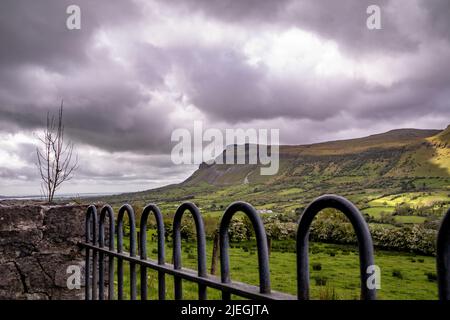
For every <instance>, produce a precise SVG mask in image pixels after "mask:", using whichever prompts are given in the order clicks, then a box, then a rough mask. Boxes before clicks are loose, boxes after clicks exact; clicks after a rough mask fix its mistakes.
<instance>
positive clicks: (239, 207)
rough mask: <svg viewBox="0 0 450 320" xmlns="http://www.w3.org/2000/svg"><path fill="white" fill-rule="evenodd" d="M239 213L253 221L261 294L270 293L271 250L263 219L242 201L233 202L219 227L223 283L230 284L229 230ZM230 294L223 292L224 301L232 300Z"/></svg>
mask: <svg viewBox="0 0 450 320" xmlns="http://www.w3.org/2000/svg"><path fill="white" fill-rule="evenodd" d="M237 212H242V213H244V214H245V215H246V216H247V217H248V218H249V219H250V221H251V223H252V225H253V229H254V230H255V236H256V246H257V249H258V272H259V290H260V292H261V293H270V271H269V250H268V246H267V236H266V231H265V229H264V225H263V223H262V221H261V217H260V216H259V214H258V213H257V212H256V210H255V208H253V207H252V206H251V205H250V204H248V203H246V202H242V201H238V202H233V203H232V204H230V205H229V206H228V208H227V209H226V210H225V212H224V214H223V216H222V220H221V221H220V227H219V247H220V275H221V280H222V282H223V283H230V282H231V279H230V257H229V254H228V247H229V245H230V244H229V242H230V240H229V236H228V229H229V226H230V222H231V219H232V218H233V216H234V214H235V213H237ZM230 298H231V296H230V294H229V293H228V292H222V299H223V300H230Z"/></svg>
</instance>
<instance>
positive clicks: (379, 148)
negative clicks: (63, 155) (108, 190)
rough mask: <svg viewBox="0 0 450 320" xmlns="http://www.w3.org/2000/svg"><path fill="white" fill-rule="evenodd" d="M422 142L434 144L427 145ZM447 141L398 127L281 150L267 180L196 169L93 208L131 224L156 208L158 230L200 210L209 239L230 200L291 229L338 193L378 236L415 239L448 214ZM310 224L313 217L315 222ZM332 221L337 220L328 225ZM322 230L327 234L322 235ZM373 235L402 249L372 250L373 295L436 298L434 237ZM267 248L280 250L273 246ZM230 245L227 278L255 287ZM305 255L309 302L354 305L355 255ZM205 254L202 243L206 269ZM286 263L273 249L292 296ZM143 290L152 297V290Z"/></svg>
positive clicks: (345, 249) (277, 275)
mask: <svg viewBox="0 0 450 320" xmlns="http://www.w3.org/2000/svg"><path fill="white" fill-rule="evenodd" d="M431 135H433V137H432V138H430V139H428V138H427V137H430V136H431ZM449 136H450V127H449V128H448V129H447V130H445V131H443V132H442V133H439V134H438V135H436V132H431V133H426V132H425V133H424V132H423V131H420V130H419V131H417V130H412V131H411V130H406V131H405V130H400V131H392V132H388V133H386V134H382V135H374V136H370V137H367V138H362V139H352V140H347V141H335V142H328V143H322V144H315V145H308V146H286V147H284V148H282V152H281V157H280V170H279V173H278V174H277V175H275V176H271V177H268V176H261V175H259V173H258V172H259V167H258V166H251V165H242V166H227V165H212V166H202V167H201V168H199V170H197V171H196V172H195V173H194V174H193V175H192V176H191V177H190V178H189V179H188V180H186V181H185V182H183V183H181V184H178V185H172V186H167V187H163V188H159V189H154V190H148V191H143V192H139V193H133V194H122V195H117V196H114V197H110V198H101V199H99V202H108V203H110V204H112V205H113V207H114V209H115V210H116V212H117V209H118V208H119V207H120V206H121V205H122V204H124V203H131V204H132V205H133V207H134V208H135V211H136V214H137V218H138V219H139V213H140V212H142V208H143V207H144V206H145V205H146V204H148V203H155V204H157V205H158V206H159V208H160V209H161V212H162V213H163V216H164V219H165V223H167V224H171V222H172V219H173V215H174V213H175V211H176V208H177V207H178V206H179V205H180V204H181V203H183V202H185V201H189V202H193V203H194V204H195V205H196V206H197V207H198V208H199V209H200V212H201V213H202V216H203V218H204V221H205V229H206V231H207V234H208V236H209V237H210V238H211V232H213V231H214V230H215V228H216V227H217V225H218V222H219V219H220V217H221V216H222V214H223V212H224V210H225V209H226V208H227V207H228V205H229V204H230V203H232V202H233V201H246V202H248V203H250V204H251V205H253V206H254V207H255V208H256V209H257V210H262V209H265V210H271V212H270V213H269V212H267V211H265V212H266V213H262V214H261V216H262V217H263V218H267V217H270V216H273V218H274V219H278V222H289V223H296V222H297V221H298V218H299V216H300V215H301V213H302V212H303V211H304V209H305V208H306V206H307V205H308V204H309V203H310V202H311V201H312V200H313V199H315V198H316V197H318V196H320V195H323V194H338V195H341V196H343V197H346V198H347V199H349V200H350V201H351V202H353V203H354V204H355V206H356V207H357V208H359V209H360V210H361V212H362V213H363V214H364V218H365V219H366V221H367V223H368V224H369V226H371V227H377V228H379V229H382V230H381V231H383V233H382V234H384V235H386V234H388V235H389V234H391V235H392V234H394V235H395V234H397V235H398V234H401V235H400V236H399V237H401V238H400V239H399V240H404V239H407V236H406V235H409V234H411V233H407V232H409V231H408V230H413V229H414V230H416V229H417V230H422V231H420V235H425V236H426V235H431V234H435V233H436V232H437V228H438V226H439V221H440V220H441V219H442V217H443V215H444V213H445V212H446V210H447V209H448V208H449V207H450V166H449V165H450V163H449V161H448V159H449V158H448V155H449V154H450V151H449V150H450V148H449V147H448V146H449V144H448V143H449V140H448V137H449ZM425 138H426V139H428V140H424V139H425ZM316 219H321V218H320V215H319V216H318V217H317V218H316ZM183 220H184V219H183ZM336 221H337V222H338V223H336V225H334V226H333V225H332V223H333V222H336ZM344 222H345V221H344V220H339V219H336V217H333V219H329V221H327V224H326V225H324V226H331V227H332V228H336V227H337V226H338V225H340V226H342V225H341V224H340V223H344ZM286 230H287V229H285V230H284V231H286ZM321 230H322V231H323V232H326V231H327V230H329V229H326V228H325V229H321ZM332 230H335V229H332ZM396 232H401V233H396ZM329 234H331V232H329ZM333 234H337V233H333ZM378 234H380V233H378ZM381 238H382V239H388V240H385V242H383V243H382V247H383V248H390V249H391V250H404V251H402V252H400V251H383V250H376V253H375V261H376V264H377V265H378V266H380V268H381V272H382V276H381V289H380V290H379V293H378V297H379V298H380V299H436V298H437V286H436V282H435V276H436V275H435V258H434V257H433V256H432V254H433V250H429V248H431V247H433V245H429V244H433V243H435V241H434V239H432V238H431V237H428V238H427V237H424V238H421V237H413V238H412V239H417V238H420V239H421V240H423V241H422V242H418V243H419V244H420V246H415V247H411V246H409V247H408V246H405V245H402V246H392V243H394V244H395V243H396V242H397V241H396V239H391V238H389V237H381ZM274 239H279V240H280V241H287V242H290V243H287V244H285V245H284V247H287V248H292V247H293V243H294V240H281V238H274ZM321 239H323V238H321ZM341 239H342V237H341V238H339V237H335V238H332V239H331V240H329V239H328V240H324V241H329V242H330V241H334V242H335V243H349V242H348V241H347V242H343V241H339V240H341ZM408 239H409V238H408ZM420 239H419V240H420ZM399 242H402V241H399ZM424 243H425V244H426V245H424ZM416 244H417V243H416ZM273 245H274V246H275V247H276V246H278V247H279V245H277V243H276V241H275V240H274V241H273ZM148 246H149V254H150V256H153V257H155V256H156V255H155V253H153V252H152V251H153V250H154V243H150V242H149V244H148ZM183 246H184V248H183V263H184V265H185V266H187V267H190V268H195V267H196V253H195V247H194V244H192V243H185V244H183ZM233 246H234V247H233V248H231V249H230V256H231V271H232V278H233V279H234V280H238V281H243V282H247V283H251V284H257V279H258V274H257V266H256V252H255V250H254V249H251V248H253V245H252V246H248V245H247V244H246V243H241V244H239V245H237V244H234V245H233ZM281 247H283V246H281ZM417 248H420V250H422V251H420V250H418V249H417ZM424 248H425V249H426V250H424ZM310 249H311V250H310V251H311V253H310V267H311V295H312V298H313V299H357V298H358V296H359V275H358V256H357V253H356V252H355V251H354V248H353V247H349V246H342V245H337V244H323V243H315V244H312V246H311V248H310ZM211 250H212V249H211V243H209V242H208V246H207V255H208V263H209V264H210V262H211ZM408 250H415V252H423V253H427V254H429V256H420V255H415V254H412V253H408V252H406V251H408ZM167 256H168V257H171V249H170V248H167ZM295 259H296V257H295V253H294V252H293V250H292V249H284V250H283V249H280V250H273V251H272V255H271V259H270V268H271V277H272V278H271V279H272V288H273V289H274V290H278V291H283V292H286V293H291V294H295V293H296V292H295V291H296V272H295V268H296V267H295ZM168 261H170V259H168ZM313 266H314V267H313ZM319 269H320V270H319ZM149 277H150V279H149V282H150V286H154V285H155V274H154V273H149ZM170 278H171V277H167V295H168V298H171V297H173V284H172V282H171V279H170ZM150 289H151V292H153V295H155V294H156V289H155V287H151V288H150ZM185 296H186V298H193V299H194V298H196V286H195V285H192V284H186V286H185ZM219 296H220V295H219V293H218V292H214V291H213V290H211V292H210V295H209V297H210V298H219ZM154 297H155V296H153V298H154Z"/></svg>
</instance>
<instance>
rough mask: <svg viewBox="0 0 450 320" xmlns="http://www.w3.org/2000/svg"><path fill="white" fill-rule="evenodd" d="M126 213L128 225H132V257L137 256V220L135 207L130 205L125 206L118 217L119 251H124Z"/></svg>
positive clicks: (121, 208)
mask: <svg viewBox="0 0 450 320" xmlns="http://www.w3.org/2000/svg"><path fill="white" fill-rule="evenodd" d="M125 213H126V214H127V215H128V223H129V225H130V256H132V257H134V256H136V218H135V215H134V210H133V207H132V206H130V205H129V204H124V205H123V206H122V207H120V209H119V214H118V215H117V251H118V252H122V250H123V219H124V216H125Z"/></svg>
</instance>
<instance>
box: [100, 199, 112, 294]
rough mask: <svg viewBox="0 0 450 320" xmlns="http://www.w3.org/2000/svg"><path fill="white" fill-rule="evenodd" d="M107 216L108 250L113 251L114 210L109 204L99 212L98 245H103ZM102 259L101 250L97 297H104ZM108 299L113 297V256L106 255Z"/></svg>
mask: <svg viewBox="0 0 450 320" xmlns="http://www.w3.org/2000/svg"><path fill="white" fill-rule="evenodd" d="M106 216H108V224H109V229H108V232H109V250H110V251H114V236H115V232H114V211H113V209H112V208H111V206H109V205H105V206H103V208H102V210H101V212H100V221H99V227H98V229H99V231H98V233H99V247H100V248H103V247H104V246H105V219H106ZM104 259H105V255H104V253H103V252H99V299H100V300H104V299H105V292H104V291H105V279H104V271H105V270H104V268H105V267H104ZM108 299H109V300H113V299H114V257H113V256H112V255H108Z"/></svg>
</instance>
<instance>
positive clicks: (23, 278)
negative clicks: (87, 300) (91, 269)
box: [0, 204, 86, 299]
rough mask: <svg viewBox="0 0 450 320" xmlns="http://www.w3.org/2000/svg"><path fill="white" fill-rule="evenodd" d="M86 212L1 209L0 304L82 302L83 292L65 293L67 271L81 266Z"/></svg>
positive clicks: (78, 209) (74, 209) (76, 209)
mask: <svg viewBox="0 0 450 320" xmlns="http://www.w3.org/2000/svg"><path fill="white" fill-rule="evenodd" d="M85 212H86V207H85V206H71V205H64V206H43V205H12V206H11V205H2V204H0V275H1V276H0V299H82V298H84V290H83V288H81V289H72V290H69V289H68V288H67V278H68V277H69V275H70V274H68V273H67V267H68V266H69V265H78V266H80V267H81V270H82V267H83V265H84V258H83V253H82V250H81V248H80V247H79V246H78V245H77V244H78V243H79V242H80V241H81V240H82V239H83V238H84V217H85ZM81 274H84V272H83V271H82V272H81ZM83 283H84V280H83V279H81V284H83Z"/></svg>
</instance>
